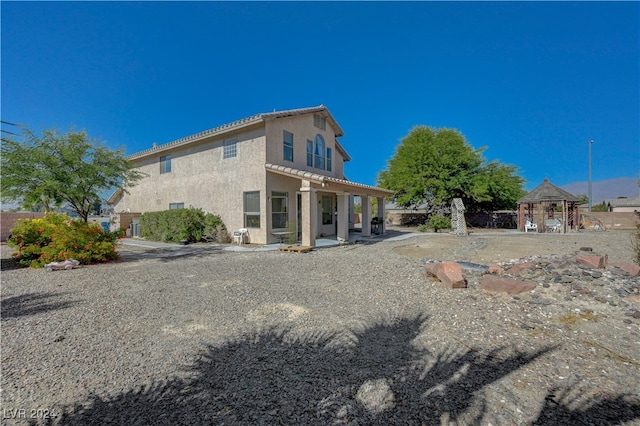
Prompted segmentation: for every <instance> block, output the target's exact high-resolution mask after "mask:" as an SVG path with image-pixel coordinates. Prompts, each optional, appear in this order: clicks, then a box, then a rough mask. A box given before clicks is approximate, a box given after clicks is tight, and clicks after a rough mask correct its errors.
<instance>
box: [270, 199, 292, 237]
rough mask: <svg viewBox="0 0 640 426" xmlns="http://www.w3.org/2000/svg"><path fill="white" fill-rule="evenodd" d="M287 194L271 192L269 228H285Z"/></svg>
mask: <svg viewBox="0 0 640 426" xmlns="http://www.w3.org/2000/svg"><path fill="white" fill-rule="evenodd" d="M288 198H289V194H288V193H286V192H277V191H273V192H272V193H271V227H272V228H274V229H276V228H286V227H287V219H288V218H287V205H288Z"/></svg>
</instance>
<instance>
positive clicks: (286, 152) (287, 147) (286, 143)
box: [282, 130, 293, 161]
mask: <svg viewBox="0 0 640 426" xmlns="http://www.w3.org/2000/svg"><path fill="white" fill-rule="evenodd" d="M282 140H283V142H282V150H283V158H284V159H285V161H293V133H290V132H287V131H286V130H283V131H282Z"/></svg>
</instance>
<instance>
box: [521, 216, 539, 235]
mask: <svg viewBox="0 0 640 426" xmlns="http://www.w3.org/2000/svg"><path fill="white" fill-rule="evenodd" d="M529 231H535V232H538V224H537V223H532V222H531V221H530V220H529V219H527V222H526V223H525V224H524V232H529Z"/></svg>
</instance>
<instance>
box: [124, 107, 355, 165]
mask: <svg viewBox="0 0 640 426" xmlns="http://www.w3.org/2000/svg"><path fill="white" fill-rule="evenodd" d="M309 113H323V114H322V115H323V116H324V117H325V118H326V119H327V121H329V123H330V124H331V125H332V126H333V128H334V129H335V132H336V138H337V137H340V136H343V135H344V131H343V130H342V128H341V127H340V125H339V124H338V122H337V121H336V120H335V119H334V118H333V116H332V115H331V113H330V112H329V110H328V109H327V107H326V106H324V105H318V106H316V107H308V108H298V109H289V110H284V111H273V112H265V113H261V114H255V115H252V116H249V117H246V118H242V119H240V120H236V121H232V122H231V123H227V124H223V125H221V126H218V127H214V128H212V129H209V130H205V131H202V132H199V133H196V134H193V135H190V136H185V137H184V138H180V139H176V140H174V141H171V142H168V143H165V144H162V145H157V146H153V147H151V148H149V149H145V150H143V151H140V152H136V153H134V154H131V155H129V156H128V157H127V158H128V159H129V160H135V159H138V158H143V157H146V156H147V155H150V154H152V153H158V152H161V151H166V150H167V149H171V148H176V147H179V146H183V145H188V144H190V143H193V142H196V141H199V140H202V139H204V138H207V137H210V136H216V135H221V134H224V133H227V132H230V131H232V130H238V129H241V128H244V127H248V126H251V125H254V124H256V123H260V122H264V121H267V120H273V119H276V118H282V117H290V116H294V115H301V114H309ZM336 148H337V149H338V150H339V151H340V153H341V154H342V155H343V157H344V159H345V161H349V160H351V157H350V156H349V154H348V153H347V151H346V150H345V149H344V147H343V146H342V145H341V144H340V143H339V142H338V140H337V139H336Z"/></svg>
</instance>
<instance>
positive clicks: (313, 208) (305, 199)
mask: <svg viewBox="0 0 640 426" xmlns="http://www.w3.org/2000/svg"><path fill="white" fill-rule="evenodd" d="M265 168H266V169H267V171H268V172H271V173H275V174H279V175H284V176H286V177H289V178H292V179H297V180H298V181H299V188H300V189H299V191H300V195H301V197H300V206H299V208H300V214H299V219H300V223H301V225H300V233H301V238H300V241H301V243H302V245H303V246H310V247H314V246H315V245H316V238H317V237H318V236H320V235H321V234H322V232H319V229H320V227H321V225H319V219H323V218H322V217H320V218H319V215H325V214H331V215H334V213H335V218H336V223H335V235H336V239H337V240H338V241H348V240H349V228H350V224H352V223H353V213H354V205H353V197H354V196H359V197H360V198H361V200H362V231H361V235H362V236H363V237H368V236H371V220H372V218H373V217H379V218H384V217H385V201H384V199H385V197H387V196H389V195H392V194H393V191H389V190H387V189H383V188H378V187H375V186H370V185H365V184H361V183H356V182H351V181H348V180H345V179H338V178H334V177H330V176H325V175H320V174H317V173H311V172H307V171H304V170H299V169H294V168H292V167H285V166H281V165H277V164H269V163H268V164H265ZM321 195H323V196H325V197H326V196H327V195H328V196H331V197H332V198H335V200H336V204H335V212H325V211H324V210H322V209H320V208H319V207H318V206H319V205H320V206H321V204H322V199H321V198H319V196H321ZM372 197H375V198H377V199H378V209H377V210H378V211H377V212H375V214H373V213H374V212H371V208H370V199H371V198H372ZM321 207H322V206H321ZM378 232H380V233H384V224H381V225H380V227H379V231H378ZM329 235H330V234H329Z"/></svg>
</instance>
